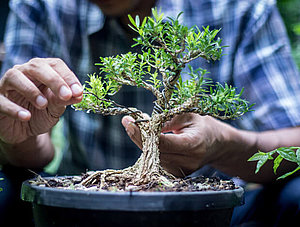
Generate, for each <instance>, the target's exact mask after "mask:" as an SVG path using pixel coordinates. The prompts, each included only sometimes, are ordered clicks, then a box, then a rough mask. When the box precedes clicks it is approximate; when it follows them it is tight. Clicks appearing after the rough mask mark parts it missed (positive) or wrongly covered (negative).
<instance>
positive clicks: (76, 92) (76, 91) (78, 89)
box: [71, 84, 83, 96]
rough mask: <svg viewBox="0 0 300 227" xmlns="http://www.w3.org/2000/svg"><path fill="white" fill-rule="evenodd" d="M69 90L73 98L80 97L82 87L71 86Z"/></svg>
mask: <svg viewBox="0 0 300 227" xmlns="http://www.w3.org/2000/svg"><path fill="white" fill-rule="evenodd" d="M71 90H72V92H73V95H75V96H78V95H81V94H82V92H83V89H82V87H80V86H79V85H78V84H73V85H72V86H71Z"/></svg>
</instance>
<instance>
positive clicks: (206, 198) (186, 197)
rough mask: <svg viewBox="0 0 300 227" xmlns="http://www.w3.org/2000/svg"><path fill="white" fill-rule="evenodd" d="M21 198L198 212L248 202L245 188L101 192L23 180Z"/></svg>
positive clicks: (125, 208)
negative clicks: (245, 199) (45, 185)
mask: <svg viewBox="0 0 300 227" xmlns="http://www.w3.org/2000/svg"><path fill="white" fill-rule="evenodd" d="M21 199H22V200H24V201H27V202H31V203H34V204H38V205H45V206H52V207H64V208H76V209H87V210H110V211H184V210H185V211H187V210H190V211H198V210H208V209H226V208H233V207H235V206H239V205H242V204H243V203H244V189H243V188H242V187H238V188H237V189H234V190H221V191H200V192H105V191H104V192H102V191H101V192H99V191H83V190H72V189H58V188H49V187H40V186H35V185H31V184H30V183H29V180H27V181H25V182H23V184H22V190H21Z"/></svg>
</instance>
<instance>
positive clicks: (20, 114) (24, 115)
mask: <svg viewBox="0 0 300 227" xmlns="http://www.w3.org/2000/svg"><path fill="white" fill-rule="evenodd" d="M29 117H30V113H29V112H27V111H24V110H20V111H19V112H18V118H19V119H21V120H28V118H29Z"/></svg>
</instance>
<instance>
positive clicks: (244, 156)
mask: <svg viewBox="0 0 300 227" xmlns="http://www.w3.org/2000/svg"><path fill="white" fill-rule="evenodd" d="M232 130H233V131H232V132H231V133H230V137H231V139H230V140H229V141H230V142H228V145H227V146H226V148H224V150H222V151H221V154H220V156H218V157H219V158H218V159H215V160H213V161H212V163H211V164H212V165H213V166H214V167H215V168H217V169H220V170H221V171H223V172H225V173H227V174H229V175H231V176H238V177H240V178H242V179H244V180H246V181H251V182H259V183H267V182H270V181H273V180H275V179H276V178H277V177H278V176H280V175H282V174H284V173H286V172H289V171H291V170H293V169H295V165H294V164H293V163H291V162H287V161H286V162H284V163H282V165H281V167H280V168H278V170H277V175H275V174H274V172H273V164H272V162H267V163H266V164H265V166H263V167H262V169H261V171H260V172H259V173H257V174H255V169H256V162H249V161H247V160H248V159H249V158H250V157H251V156H252V155H253V154H254V153H256V152H257V151H258V150H260V151H263V152H268V151H271V150H274V149H276V148H279V147H285V146H300V127H295V128H287V129H281V130H276V131H275V130H274V131H265V132H250V131H241V130H237V129H232Z"/></svg>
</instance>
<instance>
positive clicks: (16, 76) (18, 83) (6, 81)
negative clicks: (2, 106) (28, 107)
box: [0, 68, 48, 109]
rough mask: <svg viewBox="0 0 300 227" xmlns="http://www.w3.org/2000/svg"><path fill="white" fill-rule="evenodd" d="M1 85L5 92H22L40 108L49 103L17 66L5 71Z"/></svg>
mask: <svg viewBox="0 0 300 227" xmlns="http://www.w3.org/2000/svg"><path fill="white" fill-rule="evenodd" d="M0 87H1V90H2V92H3V93H7V92H9V93H12V92H10V91H14V92H17V93H18V94H21V95H22V96H23V97H24V98H25V99H26V100H28V101H29V102H31V104H33V105H34V106H35V107H36V108H38V109H43V108H45V107H46V106H47V104H48V101H47V99H46V98H45V96H44V95H43V93H42V92H41V91H40V90H39V88H37V87H36V86H35V84H34V83H33V82H32V81H31V80H29V79H28V78H27V77H26V76H25V75H24V74H23V73H22V72H21V71H19V70H17V69H16V68H12V69H10V70H8V71H7V72H6V73H5V76H4V77H3V79H2V80H1V84H0Z"/></svg>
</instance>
